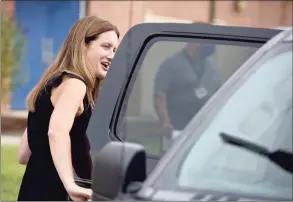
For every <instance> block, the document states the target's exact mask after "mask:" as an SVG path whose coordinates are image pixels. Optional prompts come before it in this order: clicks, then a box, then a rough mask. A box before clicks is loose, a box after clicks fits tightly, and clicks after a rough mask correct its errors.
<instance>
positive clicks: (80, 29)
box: [26, 16, 120, 112]
mask: <svg viewBox="0 0 293 202" xmlns="http://www.w3.org/2000/svg"><path fill="white" fill-rule="evenodd" d="M107 31H115V32H116V34H117V36H118V38H119V35H120V33H119V31H118V29H117V27H116V26H115V25H113V24H111V23H110V22H109V21H106V20H104V19H101V18H98V17H96V16H87V17H84V18H82V19H80V20H79V21H77V22H76V23H75V24H74V25H73V27H72V28H71V30H70V32H69V34H68V36H67V38H66V40H65V42H64V43H63V45H62V47H61V49H60V51H59V53H58V55H57V57H56V59H55V61H54V62H53V63H52V64H51V65H50V66H49V67H48V69H47V70H46V71H45V73H44V74H43V76H42V77H41V79H40V81H39V82H38V84H37V85H36V86H35V87H34V88H33V89H32V91H31V92H30V93H29V95H28V97H27V102H26V105H27V108H28V110H29V111H32V112H33V111H34V110H35V103H36V99H37V97H38V95H39V93H40V91H41V90H42V89H43V88H44V87H45V85H46V84H47V82H48V81H49V80H50V79H52V78H53V77H55V76H58V75H60V74H61V73H62V72H68V73H72V74H75V75H76V76H79V77H80V78H81V79H83V80H84V81H85V83H86V84H87V92H86V96H87V98H88V101H89V103H90V104H91V105H92V104H94V101H95V100H96V99H97V96H98V91H99V89H100V85H101V81H100V82H99V84H98V85H97V83H96V77H95V75H94V72H93V71H92V68H89V63H88V62H87V60H86V54H85V49H84V47H85V45H87V44H89V43H90V42H91V41H94V40H96V39H97V37H98V36H99V35H100V34H102V33H104V32H107Z"/></svg>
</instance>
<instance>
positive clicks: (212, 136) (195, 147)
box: [76, 23, 292, 200]
mask: <svg viewBox="0 0 293 202" xmlns="http://www.w3.org/2000/svg"><path fill="white" fill-rule="evenodd" d="M280 32H281V30H278V29H259V28H244V27H226V26H215V25H203V24H180V23H178V24H174V23H163V24H161V23H145V24H140V25H137V26H135V27H133V28H132V29H130V30H129V32H128V33H127V34H126V35H125V37H124V38H123V40H122V42H121V44H120V46H119V48H118V51H117V53H116V55H115V57H114V60H113V62H112V64H111V68H110V70H109V72H108V74H107V77H106V79H105V81H104V83H103V87H102V89H101V92H100V95H99V98H98V103H99V104H98V105H97V106H96V108H95V110H94V112H93V115H92V118H91V120H90V123H89V126H88V130H87V136H88V139H89V143H90V148H91V156H92V160H93V162H94V166H93V175H92V179H80V178H78V176H76V181H77V182H78V183H79V184H81V185H84V186H87V187H89V186H90V187H92V189H93V193H94V194H93V200H115V199H116V200H118V199H129V198H134V199H136V200H137V199H143V200H238V199H243V198H247V199H251V200H256V199H265V200H281V199H282V200H283V199H291V198H292V191H291V192H290V191H289V189H290V190H292V183H291V184H290V182H292V171H291V172H290V168H289V172H287V171H285V170H283V167H286V166H288V165H285V166H284V165H283V164H282V165H279V164H280V163H279V162H277V163H275V160H272V161H270V160H268V158H267V157H268V156H270V155H271V154H270V151H271V150H273V151H274V150H275V149H279V148H282V149H285V150H286V149H287V150H289V153H288V152H287V153H286V152H285V156H286V155H287V156H288V155H289V156H290V155H291V157H292V144H291V147H290V144H289V143H291V142H292V123H291V122H292V116H291V117H290V116H289V114H290V113H285V112H286V110H287V108H286V107H285V106H288V110H290V104H291V102H289V100H290V99H291V100H292V93H291V94H290V93H289V92H291V91H292V88H291V90H290V87H289V85H290V86H292V80H290V71H291V72H292V56H291V55H290V57H288V54H286V53H291V54H292V30H290V31H287V32H282V33H281V34H280V35H279V33H280ZM288 33H289V34H288ZM290 34H291V39H290V37H289V35H290ZM287 35H288V37H289V38H288V37H287V38H286V37H285V36H287ZM272 38H273V39H272ZM285 38H286V39H285ZM187 43H197V44H208V45H213V46H215V51H214V52H213V54H212V55H211V56H210V59H211V60H213V61H214V62H215V64H217V68H216V69H217V71H218V77H217V78H218V79H220V80H221V83H222V85H221V87H220V88H219V90H218V91H216V93H215V94H213V95H211V97H210V98H209V99H207V100H206V102H205V103H203V105H202V107H201V109H200V110H199V112H198V113H196V114H195V115H194V117H193V118H192V120H191V121H190V122H189V124H188V125H187V126H186V127H185V128H184V129H183V130H182V132H181V133H180V135H179V137H178V139H176V141H175V142H174V143H173V144H172V146H171V147H170V148H169V149H168V150H167V152H166V153H165V152H164V151H163V150H162V137H163V136H164V131H162V128H161V125H160V120H159V118H158V117H157V114H156V111H155V107H154V103H153V95H154V85H155V75H156V72H157V71H158V69H159V68H160V66H161V65H162V63H163V62H164V61H165V60H166V59H167V58H169V57H170V56H172V55H174V54H176V53H178V52H180V51H182V50H183V49H184V47H185V46H186V44H187ZM290 43H291V44H290ZM264 44H266V45H265V46H263V45H264ZM290 45H291V46H290ZM289 46H290V47H291V49H290V47H289ZM260 47H261V48H260ZM281 47H283V48H281ZM259 48H260V49H259ZM286 48H287V49H288V50H287V49H286ZM283 49H284V50H283ZM290 51H291V52H290ZM283 52H284V54H283ZM278 56H279V57H278ZM248 58H249V60H247V59H248ZM290 60H291V62H290ZM266 61H268V63H266ZM282 62H283V63H282ZM243 63H244V64H243ZM289 64H290V65H291V67H290V66H289V67H288V65H289ZM277 65H279V67H280V68H276V66H277ZM272 66H273V67H275V68H272ZM180 68H181V66H180V65H179V66H178V70H180ZM284 75H287V76H288V78H287V77H286V76H285V77H284ZM283 77H284V78H283ZM291 78H292V77H291ZM183 79H184V78H183ZM282 80H284V82H285V83H282ZM290 81H291V83H290ZM283 86H284V88H283ZM184 90H185V88H182V91H184ZM281 96H284V97H283V98H282V97H281ZM290 96H291V97H290ZM275 98H278V102H275V101H276V100H275ZM281 98H282V99H281ZM278 103H280V104H278ZM291 106H292V104H291ZM284 107H285V108H284ZM191 110H192V109H191ZM284 117H285V118H284ZM290 118H291V121H289V120H290ZM284 120H287V121H289V122H288V123H287V122H286V121H285V122H284ZM278 124H279V125H280V127H278ZM282 124H283V125H282ZM290 124H291V125H290ZM290 126H291V133H288V134H290V135H289V136H288V135H286V134H287V132H288V130H290ZM268 127H271V128H268ZM286 127H287V128H286ZM288 127H289V128H288ZM280 128H281V129H282V130H283V131H282V132H284V134H283V135H284V137H283V136H281V134H280V133H279V132H278V133H277V132H276V131H277V130H279V129H280ZM268 131H269V132H270V133H269V132H268ZM289 132H290V131H289ZM276 134H278V139H277V140H278V141H275V140H274V138H275V137H276ZM290 138H291V141H287V140H290ZM232 143H233V144H234V145H235V144H237V145H239V146H233V145H231V144H232ZM283 143H287V144H288V145H286V147H285V148H283ZM241 146H242V147H241ZM287 147H288V148H287ZM251 148H252V149H251ZM290 148H291V150H290ZM287 150H286V151H287ZM255 152H257V153H258V154H257V155H256V154H255ZM290 152H291V153H290ZM278 155H280V154H279V153H278V154H277V156H278ZM95 156H97V157H95ZM273 156H274V155H273ZM275 156H276V155H275ZM281 156H282V159H285V157H284V152H283V151H282V152H281ZM162 157H163V158H162ZM283 157H284V158H283ZM275 158H276V157H273V158H272V159H275ZM277 159H280V158H277ZM158 162H159V163H158ZM285 162H288V161H285ZM157 163H158V164H157ZM285 164H286V163H285ZM278 165H279V166H278ZM280 166H281V167H280ZM286 169H288V168H287V167H286ZM268 174H269V175H268ZM272 174H274V175H272ZM288 179H289V181H290V182H289V181H288ZM290 193H291V195H290Z"/></svg>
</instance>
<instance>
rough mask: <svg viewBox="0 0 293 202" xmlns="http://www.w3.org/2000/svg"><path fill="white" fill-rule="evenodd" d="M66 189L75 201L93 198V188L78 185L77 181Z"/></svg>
mask: <svg viewBox="0 0 293 202" xmlns="http://www.w3.org/2000/svg"><path fill="white" fill-rule="evenodd" d="M66 191H67V193H68V195H69V197H70V199H71V200H73V201H87V200H89V199H91V196H92V190H91V189H87V188H83V187H80V186H78V185H77V184H75V183H72V184H70V185H69V186H67V187H66Z"/></svg>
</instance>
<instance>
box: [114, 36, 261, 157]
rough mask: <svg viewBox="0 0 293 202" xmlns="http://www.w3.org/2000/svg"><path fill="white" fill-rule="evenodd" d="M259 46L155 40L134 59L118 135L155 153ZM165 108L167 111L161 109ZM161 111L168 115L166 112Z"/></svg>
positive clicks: (166, 147) (159, 152)
mask: <svg viewBox="0 0 293 202" xmlns="http://www.w3.org/2000/svg"><path fill="white" fill-rule="evenodd" d="M257 48H258V45H257V46H256V45H255V44H249V43H247V44H245V46H244V44H243V43H242V44H237V43H236V42H225V43H224V42H219V41H208V40H202V41H200V40H195V39H193V38H190V39H185V40H184V41H183V39H181V38H173V39H172V40H170V39H169V40H167V39H166V38H164V39H160V40H156V41H155V42H154V43H151V45H150V47H149V48H147V49H146V50H145V51H144V52H145V55H144V56H143V57H140V59H141V60H140V62H138V63H137V66H136V69H137V72H135V73H134V74H135V77H134V79H132V80H131V88H130V90H129V91H128V95H127V96H128V98H127V99H125V100H124V103H123V106H124V107H123V108H124V109H123V110H124V112H125V113H122V114H123V117H120V119H122V122H121V123H122V124H121V127H119V131H118V135H119V136H120V137H121V138H122V139H124V140H126V141H129V142H135V143H139V144H142V145H144V146H145V148H146V151H147V152H148V153H149V154H152V155H155V156H160V155H161V154H162V153H163V152H164V151H166V149H168V147H169V146H170V145H171V144H172V137H173V139H176V135H177V134H179V133H180V131H182V130H183V128H184V127H185V125H186V124H187V123H188V122H189V121H190V119H191V118H192V117H193V116H194V114H195V113H197V111H198V110H199V109H200V108H201V107H202V106H203V104H204V103H205V102H206V101H207V100H208V99H209V98H210V97H211V96H212V95H213V94H214V93H215V92H216V91H217V90H218V88H219V87H220V86H221V85H222V84H223V83H224V82H225V81H226V80H227V79H228V78H229V77H230V76H231V75H232V74H233V73H234V71H235V70H236V69H237V68H238V67H239V66H240V65H241V64H242V63H243V62H244V61H245V60H246V59H247V58H248V57H250V56H251V55H252V54H253V53H254V52H255V51H256V50H257ZM164 112H166V113H164ZM165 114H167V115H166V116H165Z"/></svg>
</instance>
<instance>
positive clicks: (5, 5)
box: [1, 1, 14, 15]
mask: <svg viewBox="0 0 293 202" xmlns="http://www.w3.org/2000/svg"><path fill="white" fill-rule="evenodd" d="M1 12H5V13H7V14H9V15H13V13H14V1H1Z"/></svg>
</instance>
